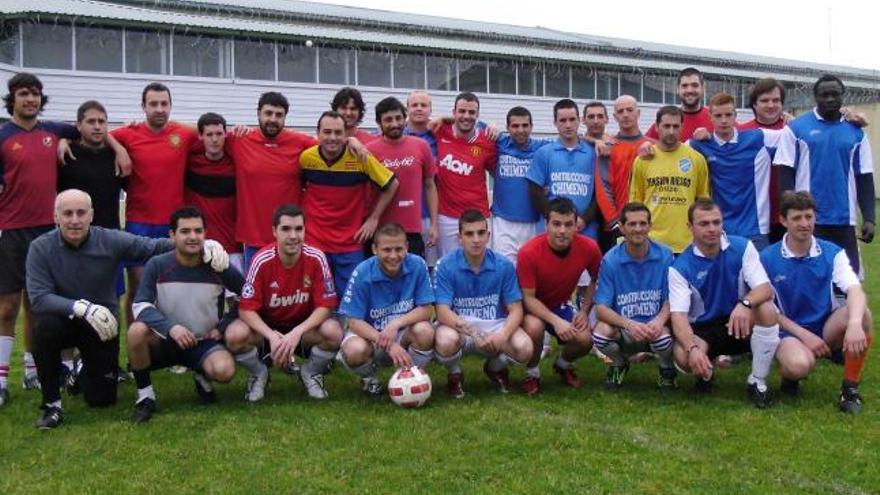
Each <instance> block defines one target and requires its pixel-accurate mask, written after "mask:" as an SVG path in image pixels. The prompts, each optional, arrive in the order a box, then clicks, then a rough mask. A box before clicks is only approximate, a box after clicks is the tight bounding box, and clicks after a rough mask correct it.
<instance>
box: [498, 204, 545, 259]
mask: <svg viewBox="0 0 880 495" xmlns="http://www.w3.org/2000/svg"><path fill="white" fill-rule="evenodd" d="M537 228H538V226H537V224H536V223H535V222H511V221H510V220H505V219H503V218H501V217H498V216H495V217H492V250H493V251H495V252H496V253H498V254H500V255H502V256H504V257H505V258H507V259H509V260H510V261H511V262H512V263H513V264H514V265H516V255H517V253H519V248H520V247H522V245H523V244H525V242H526V241H527V240H529V239H531V238H532V237H535V233H536V232H537Z"/></svg>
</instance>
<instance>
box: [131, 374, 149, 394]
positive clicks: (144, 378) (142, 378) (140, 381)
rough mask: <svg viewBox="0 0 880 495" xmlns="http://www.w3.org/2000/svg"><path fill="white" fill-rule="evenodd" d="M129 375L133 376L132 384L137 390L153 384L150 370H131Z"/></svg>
mask: <svg viewBox="0 0 880 495" xmlns="http://www.w3.org/2000/svg"><path fill="white" fill-rule="evenodd" d="M131 374H133V375H134V384H135V385H136V386H137V388H138V389H142V388H147V387H149V386H150V385H152V384H153V380H152V378H150V370H131Z"/></svg>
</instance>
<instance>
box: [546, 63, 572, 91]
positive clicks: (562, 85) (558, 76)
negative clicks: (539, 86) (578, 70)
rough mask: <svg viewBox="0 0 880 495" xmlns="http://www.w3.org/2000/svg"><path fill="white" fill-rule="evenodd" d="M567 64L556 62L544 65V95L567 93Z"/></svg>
mask: <svg viewBox="0 0 880 495" xmlns="http://www.w3.org/2000/svg"><path fill="white" fill-rule="evenodd" d="M568 69H569V66H567V65H558V64H545V65H544V84H546V85H547V87H546V88H545V92H544V94H545V95H546V96H568V95H569V88H568V83H569V74H568Z"/></svg>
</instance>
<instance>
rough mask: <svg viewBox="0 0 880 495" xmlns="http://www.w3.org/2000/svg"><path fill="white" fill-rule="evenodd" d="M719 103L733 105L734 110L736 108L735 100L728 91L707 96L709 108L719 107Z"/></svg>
mask: <svg viewBox="0 0 880 495" xmlns="http://www.w3.org/2000/svg"><path fill="white" fill-rule="evenodd" d="M721 105H733V108H734V110H736V100H734V99H733V95H731V94H730V93H725V92H723V91H722V92H721V93H716V94H715V95H714V96H712V98H709V108H712V107H720V106H721Z"/></svg>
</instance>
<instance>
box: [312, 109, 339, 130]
mask: <svg viewBox="0 0 880 495" xmlns="http://www.w3.org/2000/svg"><path fill="white" fill-rule="evenodd" d="M324 117H331V118H334V119H340V120H342V121H343V122H345V119H344V118H343V117H342V114H341V113H339V112H337V111H336V110H326V111H324V112H322V113H321V116H320V117H318V122H317V123H316V124H315V128H316V129H321V121H322V120H324Z"/></svg>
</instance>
